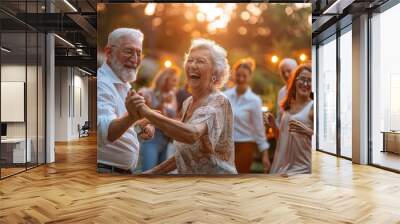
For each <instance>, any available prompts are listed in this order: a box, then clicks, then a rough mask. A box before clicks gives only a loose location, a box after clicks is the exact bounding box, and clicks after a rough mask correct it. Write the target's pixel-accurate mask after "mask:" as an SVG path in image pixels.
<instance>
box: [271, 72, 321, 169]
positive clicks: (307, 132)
mask: <svg viewBox="0 0 400 224" xmlns="http://www.w3.org/2000/svg"><path fill="white" fill-rule="evenodd" d="M311 83H312V82H311V66H310V65H309V64H304V65H299V66H298V67H297V68H296V69H295V70H294V71H293V74H292V75H291V78H290V80H289V82H288V91H287V95H286V97H285V98H284V100H283V101H282V102H280V106H281V108H282V110H283V114H282V119H281V122H280V124H279V128H278V127H277V126H276V123H275V118H274V117H273V115H272V114H268V115H267V117H265V118H264V119H266V120H267V121H266V122H268V123H269V125H270V126H271V127H272V129H273V131H274V134H275V136H276V138H277V146H276V151H275V155H274V160H273V162H272V165H271V169H270V173H277V174H288V175H291V174H300V173H311V138H312V135H313V117H314V113H313V100H312V92H311Z"/></svg>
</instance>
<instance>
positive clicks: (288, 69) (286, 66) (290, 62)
mask: <svg viewBox="0 0 400 224" xmlns="http://www.w3.org/2000/svg"><path fill="white" fill-rule="evenodd" d="M296 67H297V62H296V60H294V59H293V58H284V59H283V60H282V61H281V62H280V63H279V73H280V75H281V78H282V80H283V81H284V82H285V85H284V86H283V87H282V88H281V89H280V90H279V93H278V98H277V101H276V102H277V110H276V123H277V125H278V127H279V124H280V122H281V117H282V112H283V111H282V109H281V107H280V103H281V101H282V100H283V99H284V98H285V96H286V94H287V84H288V81H289V78H290V75H291V74H292V71H293V70H294V69H295V68H296Z"/></svg>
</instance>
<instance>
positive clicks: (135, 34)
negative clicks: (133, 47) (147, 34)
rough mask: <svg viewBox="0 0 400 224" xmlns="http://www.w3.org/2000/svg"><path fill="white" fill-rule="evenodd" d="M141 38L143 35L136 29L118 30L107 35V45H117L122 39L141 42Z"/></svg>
mask: <svg viewBox="0 0 400 224" xmlns="http://www.w3.org/2000/svg"><path fill="white" fill-rule="evenodd" d="M143 36H144V35H143V33H142V32H141V31H140V30H138V29H132V28H118V29H115V30H113V31H112V32H111V33H110V34H109V35H108V41H107V45H109V46H111V45H118V42H119V41H120V39H121V38H122V37H132V38H134V39H135V40H137V41H140V42H143Z"/></svg>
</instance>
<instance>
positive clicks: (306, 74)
mask: <svg viewBox="0 0 400 224" xmlns="http://www.w3.org/2000/svg"><path fill="white" fill-rule="evenodd" d="M311 82H312V81H311V72H310V71H308V70H306V69H303V71H301V72H300V74H299V75H298V76H297V78H296V92H297V94H298V95H299V96H303V97H309V96H310V93H311Z"/></svg>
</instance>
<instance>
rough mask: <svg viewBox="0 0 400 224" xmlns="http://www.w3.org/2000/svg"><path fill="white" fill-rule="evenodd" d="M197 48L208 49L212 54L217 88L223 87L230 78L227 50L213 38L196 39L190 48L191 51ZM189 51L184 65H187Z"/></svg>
mask: <svg viewBox="0 0 400 224" xmlns="http://www.w3.org/2000/svg"><path fill="white" fill-rule="evenodd" d="M196 49H207V50H209V51H210V54H211V61H212V63H213V69H214V71H213V74H212V75H214V76H215V78H216V81H217V85H216V87H217V88H221V87H222V86H223V85H224V84H225V83H226V82H227V81H228V79H229V71H230V68H229V63H228V59H227V58H226V57H227V53H226V50H225V49H224V48H223V47H221V46H220V45H218V44H217V43H215V42H214V41H212V40H207V39H202V38H199V39H194V40H193V41H192V44H191V45H190V48H189V53H190V52H191V51H192V50H196ZM189 53H187V54H186V55H185V62H184V66H186V62H187V58H188V56H189Z"/></svg>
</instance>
